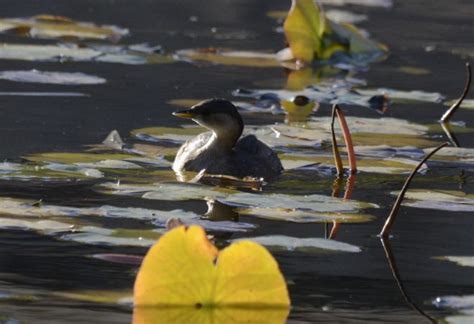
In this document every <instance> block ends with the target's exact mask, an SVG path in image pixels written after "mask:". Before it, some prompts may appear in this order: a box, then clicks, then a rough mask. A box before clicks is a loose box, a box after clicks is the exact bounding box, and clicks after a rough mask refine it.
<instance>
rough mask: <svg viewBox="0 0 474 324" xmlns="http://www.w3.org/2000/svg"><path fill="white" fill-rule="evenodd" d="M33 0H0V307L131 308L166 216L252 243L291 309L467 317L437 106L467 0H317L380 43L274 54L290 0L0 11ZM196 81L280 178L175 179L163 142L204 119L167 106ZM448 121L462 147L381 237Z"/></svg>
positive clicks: (170, 147) (120, 315)
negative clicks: (338, 151)
mask: <svg viewBox="0 0 474 324" xmlns="http://www.w3.org/2000/svg"><path fill="white" fill-rule="evenodd" d="M33 2H34V1H22V2H21V3H18V2H17V1H4V3H2V18H5V19H1V20H0V31H2V32H4V33H1V34H0V43H1V44H0V69H1V70H2V71H1V73H0V86H1V92H0V97H1V98H2V109H1V114H2V118H1V119H0V141H1V144H2V145H1V147H2V151H1V152H2V157H4V160H5V162H4V163H0V183H1V186H0V196H1V198H0V243H1V244H0V305H1V307H0V322H3V321H5V322H6V323H10V322H11V323H16V322H20V323H23V322H34V323H43V322H44V323H52V322H58V323H63V322H68V323H83V322H94V323H101V322H104V323H111V322H113V323H121V322H124V323H127V322H130V321H131V320H132V308H131V306H130V297H131V296H132V287H133V282H134V277H135V274H136V269H137V266H136V263H137V262H138V261H139V260H140V258H139V257H140V256H143V255H144V254H145V252H146V250H147V248H148V246H150V245H151V244H152V243H153V242H154V241H155V240H156V239H157V238H159V237H160V236H161V235H162V234H163V233H164V231H165V229H164V227H165V225H166V223H167V221H168V220H169V219H173V218H180V219H181V220H182V221H183V222H184V223H185V224H187V225H191V224H198V225H200V226H202V227H204V228H205V229H206V230H207V231H208V232H209V233H210V234H211V235H212V237H213V238H214V240H215V243H216V245H217V246H219V247H225V246H227V245H229V244H230V243H231V242H234V241H239V239H242V238H253V239H254V240H255V241H257V242H260V243H261V244H263V245H266V246H268V247H269V249H270V250H271V251H272V254H273V255H274V256H275V257H276V259H277V260H278V262H279V264H280V267H281V269H282V272H283V274H284V276H285V278H286V280H287V282H288V287H289V290H290V296H291V300H292V309H291V313H290V315H289V318H288V321H289V322H292V321H294V322H316V321H323V322H338V323H340V322H385V321H394V322H429V321H437V320H442V319H443V318H446V320H447V321H456V320H459V319H462V318H463V316H469V309H468V310H467V311H463V309H465V307H464V306H459V304H460V302H459V301H458V300H457V299H455V298H454V299H453V297H452V296H463V295H466V296H469V295H473V294H474V285H473V283H472V274H473V273H472V271H473V270H472V264H471V265H470V263H469V260H470V259H469V257H472V255H473V254H472V239H471V238H470V232H469V229H470V228H471V227H472V215H471V214H472V211H473V210H474V208H473V205H474V203H473V201H474V198H473V196H472V195H473V190H474V186H473V185H472V175H473V170H474V148H473V142H472V132H473V128H472V122H473V115H472V110H469V107H468V104H466V105H461V107H460V109H459V111H458V112H457V113H456V115H455V116H454V117H452V118H451V120H452V121H451V124H449V126H448V127H449V128H450V130H451V133H452V134H454V136H453V135H452V134H451V135H449V134H448V135H445V133H444V131H443V128H446V126H445V125H440V124H439V123H438V120H439V118H440V116H441V115H442V114H443V112H444V111H445V110H446V107H445V106H444V105H443V103H446V102H448V101H447V100H445V98H449V99H454V98H456V97H457V96H458V95H459V91H460V89H461V86H462V82H463V81H462V64H463V62H464V61H466V60H469V59H470V58H472V56H473V50H474V49H473V48H472V45H470V44H471V41H470V39H469V37H468V35H471V34H472V32H470V30H471V29H472V23H471V20H472V17H471V15H469V14H468V13H469V12H472V11H473V10H474V8H473V6H472V4H470V3H467V2H465V1H461V0H456V1H452V2H450V3H442V4H441V3H436V4H434V3H433V2H430V1H426V0H416V1H410V2H406V3H401V2H394V3H393V4H392V5H390V4H391V3H392V2H391V1H342V2H347V3H346V4H345V6H344V7H338V6H336V5H335V4H333V5H332V6H331V5H330V3H329V2H328V1H324V3H325V5H326V6H325V9H326V10H327V12H328V15H330V12H331V11H332V12H333V13H331V15H330V17H335V14H334V12H336V13H337V11H339V14H340V12H341V10H342V11H344V12H345V16H344V15H340V17H346V19H347V17H352V18H354V17H358V21H359V22H358V23H357V24H358V27H360V28H363V29H364V30H367V31H369V32H370V33H371V35H372V38H374V39H377V40H379V41H382V42H384V43H385V44H387V45H388V47H389V49H390V50H389V54H388V57H386V58H385V60H383V61H382V60H379V61H375V62H372V63H371V64H370V65H363V66H356V65H351V64H349V63H350V62H349V63H347V62H345V64H332V65H322V66H311V67H306V68H304V69H300V70H293V69H292V68H294V67H293V66H290V67H288V66H287V67H283V66H281V64H280V63H279V62H277V61H275V58H274V57H275V55H274V54H273V53H275V52H276V51H275V50H277V49H279V47H281V46H282V44H283V42H282V39H283V35H282V34H281V23H282V21H281V20H278V19H282V18H281V15H279V14H278V12H275V11H278V10H285V11H286V10H287V9H288V6H289V1H283V0H281V1H277V2H268V3H267V2H258V3H255V2H253V1H240V2H239V3H237V2H225V3H224V2H221V1H211V2H209V5H208V6H206V8H201V7H202V6H200V5H198V4H196V3H195V2H192V1H180V2H179V5H178V4H176V3H175V2H173V1H159V2H153V3H150V2H149V1H141V0H138V1H136V2H135V3H134V6H133V8H131V7H130V5H129V4H126V3H122V2H112V4H111V3H109V2H107V3H105V2H101V1H85V2H81V3H79V2H78V3H75V2H68V3H67V4H66V3H63V2H61V1H55V0H44V1H43V2H40V3H39V7H40V8H43V10H45V11H46V10H49V9H48V8H51V11H52V12H48V14H54V15H56V14H57V15H64V16H69V17H72V18H73V19H74V22H70V21H67V20H64V19H63V18H58V17H56V18H54V17H49V16H43V17H36V18H25V19H13V20H12V19H11V18H12V17H15V18H16V17H27V16H31V17H34V16H35V15H38V14H43V13H44V12H36V9H33V8H38V4H36V2H35V3H33ZM362 3H365V4H367V3H371V4H372V5H374V4H375V6H370V7H366V6H363V5H360V4H362ZM377 4H378V5H379V6H376V5H377ZM124 11H126V12H127V15H126V16H124V15H123V14H122V13H123V12H124ZM222 12H226V14H225V15H222ZM350 13H352V14H356V16H354V15H348V14H350ZM267 14H268V15H269V16H271V17H269V16H267ZM363 16H364V19H365V20H363V19H362V17H363ZM119 18H120V19H119ZM332 19H334V18H332ZM81 21H92V22H94V25H90V24H85V25H82V24H81V23H80V22H81ZM51 24H53V26H54V27H51V26H52V25H51ZM115 24H117V25H120V26H121V27H114V26H113V25H115ZM460 26H461V27H462V28H464V32H463V33H459V30H460V28H461V27H460ZM58 30H60V31H61V33H58ZM433 31H439V33H435V35H433V34H434V33H433ZM408 34H409V35H410V37H408V36H407V35H408ZM466 44H467V45H466ZM158 45H161V46H163V48H161V47H160V46H158ZM187 48H195V49H197V48H201V49H206V50H201V51H191V52H192V53H198V54H200V55H201V57H199V59H198V60H196V57H194V58H193V57H189V55H188V54H189V53H190V52H189V50H188V52H185V51H184V50H183V49H187ZM216 49H217V50H216ZM221 49H222V50H221ZM225 49H232V52H231V53H233V55H235V52H236V50H237V49H238V50H239V51H241V50H244V51H245V52H239V53H237V54H238V55H237V58H236V57H232V55H230V56H231V57H230V58H229V55H227V56H226V55H223V56H222V55H218V54H222V52H225ZM272 49H273V50H272ZM176 53H177V55H173V54H176ZM185 54H186V55H188V57H184V56H185ZM227 54H228V53H227ZM249 55H250V56H252V55H253V58H250V59H249V58H248V56H249ZM255 55H258V56H259V57H258V58H257V59H255ZM193 59H194V60H193ZM242 60H244V62H246V63H247V64H242ZM440 62H441V63H440ZM308 86H309V87H308ZM397 89H398V90H397ZM209 97H226V98H229V99H231V100H232V101H234V102H235V103H236V104H237V105H238V106H239V108H240V111H241V113H242V116H243V118H244V120H245V122H246V132H248V133H254V134H256V135H257V136H258V137H259V138H260V139H262V140H263V141H265V142H266V143H267V144H268V145H269V146H271V147H272V148H273V149H274V150H275V151H276V152H277V153H278V154H279V156H280V158H281V160H282V162H283V164H284V166H285V168H286V169H287V170H286V171H285V173H284V174H283V175H282V176H281V177H280V178H279V179H278V180H277V181H275V182H272V183H268V184H264V185H263V188H261V185H262V184H261V183H259V182H258V181H256V182H250V183H249V182H245V181H244V182H235V180H234V179H228V178H216V177H207V178H200V180H201V181H204V182H205V183H206V184H207V185H203V184H202V183H182V182H179V181H177V180H176V177H175V174H174V173H173V172H172V171H171V163H172V160H173V157H174V155H175V154H176V151H177V149H178V147H179V145H180V144H182V143H183V141H184V140H186V139H187V138H189V137H190V136H194V135H196V134H199V133H200V132H202V129H201V128H198V127H194V126H192V125H189V124H186V125H182V124H180V121H179V120H177V119H175V118H173V117H172V116H171V112H172V111H173V109H174V108H175V107H176V105H178V106H183V105H184V106H187V107H188V106H190V105H192V104H193V103H195V102H197V101H199V100H200V99H205V98H209ZM468 98H469V95H468ZM183 99H187V100H183ZM465 102H469V101H465ZM335 103H337V104H339V105H341V106H342V109H343V111H344V113H345V115H346V118H347V121H348V126H349V128H350V129H351V132H352V137H353V141H354V145H355V152H356V154H357V163H358V165H357V167H358V170H359V172H358V173H357V174H354V175H351V176H346V177H345V178H344V177H337V176H336V171H335V168H334V161H333V158H332V151H331V140H332V138H331V131H330V130H331V129H330V128H331V118H330V106H331V105H332V104H335ZM367 108H369V109H367ZM460 121H462V122H460ZM113 129H116V130H118V133H113V134H112V136H111V137H109V138H108V140H106V141H105V142H104V143H102V144H97V145H91V144H94V143H100V141H101V140H102V139H103V138H105V137H106V136H107V134H109V133H110V131H111V130H113ZM336 132H337V134H339V133H340V131H339V130H338V129H336ZM118 134H121V135H122V136H123V139H124V140H123V141H122V139H121V138H120V136H119V135H118ZM337 139H338V140H339V141H340V138H339V136H338V138H337ZM447 139H449V140H451V141H452V142H453V144H455V145H454V146H459V147H449V148H445V149H443V150H442V151H440V152H439V153H438V154H437V155H436V156H435V157H433V158H432V159H431V160H430V161H428V162H427V163H426V164H425V165H424V166H423V167H422V168H421V170H420V172H419V174H418V175H417V177H415V179H414V181H413V183H412V185H411V187H412V188H413V189H411V190H409V191H408V192H407V195H406V199H407V200H406V201H405V203H404V205H405V206H404V207H403V208H402V209H401V211H400V216H399V218H400V219H399V220H398V222H397V224H396V225H395V228H394V230H393V232H392V233H393V237H391V238H390V240H385V241H383V243H382V244H381V242H380V239H379V238H378V237H376V234H377V233H379V232H380V229H381V228H382V225H383V223H384V220H385V217H386V215H387V214H388V212H389V208H390V206H391V205H392V203H393V199H394V196H393V193H397V192H398V191H399V190H400V188H401V186H402V183H403V181H404V180H405V178H406V176H407V174H408V173H410V172H411V170H412V169H413V168H414V166H415V165H416V164H417V161H419V160H420V159H421V158H422V157H423V156H424V155H425V153H427V152H428V151H430V150H431V148H432V147H435V146H437V145H438V144H439V143H441V142H443V141H445V140H447ZM41 152H47V153H41ZM342 153H343V155H345V151H344V150H343V152H342ZM187 176H188V177H189V178H190V179H193V178H194V177H196V174H189V175H187ZM338 197H340V198H338ZM303 223H304V224H303ZM137 257H138V258H137ZM137 260H138V261H137ZM449 261H452V262H449ZM456 262H457V263H456ZM444 296H451V297H446V298H445V297H444ZM437 297H440V299H439V300H440V301H441V302H435V303H433V301H434V300H435V299H436V298H437ZM171 315H172V314H171ZM171 315H170V316H171ZM260 315H261V314H260ZM267 320H268V318H267Z"/></svg>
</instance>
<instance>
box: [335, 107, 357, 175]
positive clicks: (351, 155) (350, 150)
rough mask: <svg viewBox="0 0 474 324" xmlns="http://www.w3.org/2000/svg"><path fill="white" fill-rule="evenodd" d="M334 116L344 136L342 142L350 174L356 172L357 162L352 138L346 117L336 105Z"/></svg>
mask: <svg viewBox="0 0 474 324" xmlns="http://www.w3.org/2000/svg"><path fill="white" fill-rule="evenodd" d="M335 110H336V115H337V118H338V120H339V125H341V129H342V135H343V136H344V142H345V143H346V150H347V158H348V159H349V169H350V171H351V173H356V172H357V162H356V157H355V152H354V145H353V144H352V136H351V132H350V130H349V126H347V122H346V117H345V116H344V113H343V112H342V109H341V108H339V106H338V105H335Z"/></svg>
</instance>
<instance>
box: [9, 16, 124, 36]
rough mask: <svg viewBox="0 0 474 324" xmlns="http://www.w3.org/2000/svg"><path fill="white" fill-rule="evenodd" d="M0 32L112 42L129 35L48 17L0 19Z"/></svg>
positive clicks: (113, 27) (65, 18)
mask: <svg viewBox="0 0 474 324" xmlns="http://www.w3.org/2000/svg"><path fill="white" fill-rule="evenodd" d="M0 32H15V33H16V34H20V35H22V34H24V35H28V36H30V37H33V38H60V37H75V38H79V39H84V38H87V39H107V40H112V41H118V40H119V39H120V38H122V37H123V36H126V35H128V33H129V32H128V29H125V28H119V27H116V26H107V25H106V26H97V25H95V24H92V23H84V22H76V21H74V20H72V19H70V18H67V17H61V16H50V15H39V16H34V17H29V18H3V19H0Z"/></svg>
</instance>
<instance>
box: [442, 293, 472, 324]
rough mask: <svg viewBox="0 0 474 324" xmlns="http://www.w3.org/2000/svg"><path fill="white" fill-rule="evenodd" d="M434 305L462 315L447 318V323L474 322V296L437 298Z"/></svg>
mask: <svg viewBox="0 0 474 324" xmlns="http://www.w3.org/2000/svg"><path fill="white" fill-rule="evenodd" d="M433 304H435V305H436V306H437V307H442V308H451V309H456V310H458V311H459V313H460V314H457V315H451V316H448V317H446V318H445V321H446V322H447V323H455V324H464V323H466V324H468V323H472V322H473V321H474V295H465V296H443V297H437V298H436V299H435V300H434V301H433Z"/></svg>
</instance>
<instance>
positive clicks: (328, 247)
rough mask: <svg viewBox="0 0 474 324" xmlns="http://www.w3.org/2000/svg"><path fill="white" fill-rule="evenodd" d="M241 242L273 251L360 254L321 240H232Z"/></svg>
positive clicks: (353, 248) (355, 248) (350, 247)
mask: <svg viewBox="0 0 474 324" xmlns="http://www.w3.org/2000/svg"><path fill="white" fill-rule="evenodd" d="M242 240H250V241H253V242H257V243H259V244H262V245H264V246H266V247H268V248H270V249H273V250H288V251H305V252H314V251H330V252H351V253H357V252H361V249H360V248H359V247H358V246H355V245H351V244H347V243H343V242H338V241H334V240H328V239H323V238H299V237H291V236H285V235H267V236H258V237H246V238H245V239H238V240H234V242H239V241H242Z"/></svg>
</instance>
